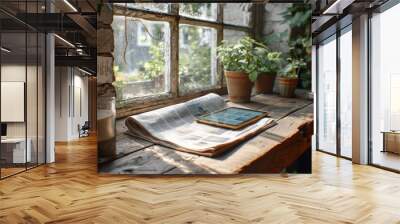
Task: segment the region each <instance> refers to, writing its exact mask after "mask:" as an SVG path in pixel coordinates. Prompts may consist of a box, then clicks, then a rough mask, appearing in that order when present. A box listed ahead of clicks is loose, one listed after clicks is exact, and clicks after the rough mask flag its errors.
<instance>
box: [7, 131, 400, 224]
mask: <svg viewBox="0 0 400 224" xmlns="http://www.w3.org/2000/svg"><path fill="white" fill-rule="evenodd" d="M399 199H400V175H398V174H395V173H390V172H387V171H383V170H380V169H377V168H373V167H369V166H358V165H352V164H351V163H350V162H349V161H347V160H343V159H337V158H335V157H333V156H329V155H326V154H322V153H318V152H315V153H314V154H313V174H312V175H289V176H284V175H273V176H269V175H265V176H262V175H259V176H234V177H231V176H225V177H169V178H162V177H157V178H152V177H126V176H113V177H111V176H98V175H97V173H96V141H95V138H88V139H85V140H83V141H80V142H74V143H71V144H67V145H65V144H64V145H62V144H60V145H58V146H57V162H56V163H55V164H52V165H47V166H42V167H39V168H36V169H34V170H30V171H28V172H26V173H23V174H20V175H17V176H14V177H11V178H8V179H5V180H3V181H0V223H43V222H49V223H374V224H375V223H385V224H386V223H400V200H399Z"/></svg>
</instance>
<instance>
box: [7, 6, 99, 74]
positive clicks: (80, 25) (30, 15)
mask: <svg viewBox="0 0 400 224" xmlns="http://www.w3.org/2000/svg"><path fill="white" fill-rule="evenodd" d="M50 9H51V10H50ZM50 11H51V13H49V12H50ZM96 25H97V14H96V0H47V1H46V0H1V1H0V29H1V31H2V33H3V35H2V36H3V37H2V39H3V41H2V46H5V47H7V49H11V50H12V51H11V52H10V53H8V54H7V55H8V56H9V58H10V59H11V58H18V57H19V58H23V57H21V56H23V55H26V53H27V54H28V56H29V55H35V52H36V51H37V48H36V45H34V44H33V43H32V44H30V43H29V41H31V40H30V39H32V37H33V35H30V34H29V32H35V33H36V32H39V33H44V32H49V33H55V34H57V37H56V38H55V47H56V49H55V53H56V65H59V64H61V65H73V66H82V65H84V66H85V67H86V68H88V69H90V70H91V71H95V70H96V67H97V65H96V60H95V59H96V56H97V54H96V47H97V42H96ZM25 32H27V33H28V34H27V38H25ZM25 39H27V40H25ZM25 41H28V45H26V43H25ZM35 42H36V41H35ZM25 46H27V48H26V51H27V52H26V51H25ZM88 62H90V63H88Z"/></svg>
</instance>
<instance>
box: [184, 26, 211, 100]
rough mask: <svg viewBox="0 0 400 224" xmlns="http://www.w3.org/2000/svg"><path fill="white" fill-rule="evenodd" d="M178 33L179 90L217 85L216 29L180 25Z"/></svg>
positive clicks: (208, 87)
mask: <svg viewBox="0 0 400 224" xmlns="http://www.w3.org/2000/svg"><path fill="white" fill-rule="evenodd" d="M179 35H180V38H179V42H180V43H179V90H180V92H183V93H184V92H187V91H188V90H194V89H197V90H199V89H202V90H203V89H211V88H214V87H215V86H217V85H218V80H219V79H218V77H217V72H216V70H217V69H216V68H217V59H216V58H217V57H216V45H217V32H216V30H215V29H212V28H205V27H198V26H191V25H180V26H179Z"/></svg>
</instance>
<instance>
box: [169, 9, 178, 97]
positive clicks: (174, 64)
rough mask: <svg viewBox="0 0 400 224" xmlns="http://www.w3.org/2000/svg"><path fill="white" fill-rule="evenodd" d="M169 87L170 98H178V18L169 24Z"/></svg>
mask: <svg viewBox="0 0 400 224" xmlns="http://www.w3.org/2000/svg"><path fill="white" fill-rule="evenodd" d="M170 34H171V35H170V44H171V47H170V51H171V52H170V71H171V72H170V85H171V94H172V97H178V96H179V17H178V16H176V17H175V20H173V21H172V22H171V23H170Z"/></svg>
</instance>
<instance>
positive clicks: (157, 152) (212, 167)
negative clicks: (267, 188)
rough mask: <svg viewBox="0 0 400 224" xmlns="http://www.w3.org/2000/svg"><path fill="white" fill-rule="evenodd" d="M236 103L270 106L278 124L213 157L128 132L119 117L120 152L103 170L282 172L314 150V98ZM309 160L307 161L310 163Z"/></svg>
mask: <svg viewBox="0 0 400 224" xmlns="http://www.w3.org/2000/svg"><path fill="white" fill-rule="evenodd" d="M234 105H235V106H246V107H249V108H253V109H258V110H263V111H268V112H269V113H270V116H271V117H272V118H274V119H276V120H277V123H278V124H277V125H276V126H274V127H272V128H270V129H268V130H266V131H264V132H263V133H261V134H259V135H257V136H256V137H254V138H252V139H250V140H248V141H246V142H244V143H242V144H240V145H238V146H236V147H235V148H233V149H232V150H229V151H228V152H227V153H224V154H222V155H221V156H218V157H215V158H210V157H205V156H198V155H193V154H190V153H185V152H179V151H176V150H173V149H169V148H166V147H163V146H159V145H155V144H153V143H151V142H147V141H144V140H141V139H138V138H134V137H132V136H128V135H126V134H124V133H123V132H124V131H125V130H126V127H124V122H123V120H120V121H117V126H118V127H117V131H118V135H117V153H116V155H115V157H114V158H113V159H111V160H109V161H104V160H103V161H102V163H100V164H99V171H100V172H101V173H110V174H116V173H119V174H215V173H219V174H239V173H279V172H282V170H284V169H285V168H287V167H289V166H290V165H292V164H293V163H295V162H296V161H298V160H299V158H301V157H302V155H304V154H305V153H306V152H310V150H311V136H312V133H313V104H312V101H310V100H304V99H288V98H281V97H278V96H275V95H257V96H254V97H253V98H252V102H251V103H245V104H240V105H238V104H234ZM307 154H309V155H310V156H311V154H310V153H307ZM310 160H311V159H309V160H306V163H310V164H309V166H311V161H310ZM303 165H304V164H303ZM306 165H308V164H306Z"/></svg>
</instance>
